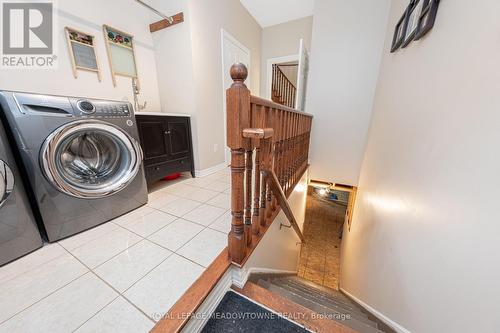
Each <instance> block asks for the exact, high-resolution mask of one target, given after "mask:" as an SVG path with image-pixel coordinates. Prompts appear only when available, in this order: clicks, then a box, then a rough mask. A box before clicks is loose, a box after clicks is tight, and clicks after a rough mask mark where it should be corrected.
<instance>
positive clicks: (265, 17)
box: [240, 0, 314, 28]
mask: <svg viewBox="0 0 500 333" xmlns="http://www.w3.org/2000/svg"><path fill="white" fill-rule="evenodd" d="M240 1H241V3H242V4H243V6H245V8H246V9H247V10H248V11H249V12H250V14H252V16H253V17H254V18H255V20H257V22H259V24H260V25H261V26H262V27H263V28H265V27H268V26H271V25H275V24H280V23H283V22H288V21H291V20H296V19H298V18H302V17H306V16H310V15H312V14H313V9H314V0H240Z"/></svg>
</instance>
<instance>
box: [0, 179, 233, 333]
mask: <svg viewBox="0 0 500 333" xmlns="http://www.w3.org/2000/svg"><path fill="white" fill-rule="evenodd" d="M229 181H230V180H229V170H223V171H220V172H217V173H215V174H213V175H210V176H207V177H204V178H188V177H183V178H181V179H180V180H178V181H175V182H160V183H158V184H157V185H156V186H155V187H154V188H153V190H152V192H151V193H150V195H149V203H148V204H147V205H146V206H143V207H141V208H139V209H137V210H135V211H133V212H130V213H129V214H126V215H124V216H122V217H119V218H117V219H115V220H113V221H110V222H108V223H105V224H102V225H100V226H98V227H96V228H93V229H91V230H88V231H85V232H82V233H80V234H78V235H75V236H73V237H70V238H68V239H65V240H62V241H60V242H59V243H54V244H48V245H46V246H44V247H43V248H42V249H40V250H38V251H36V252H34V253H32V254H30V255H28V256H25V257H23V258H21V259H19V260H17V261H15V262H13V263H11V264H9V265H6V266H4V267H1V268H0V286H1V287H0V332H2V333H3V332H9V333H11V332H16V333H17V332H75V331H76V332H121V333H123V332H134V333H135V332H148V331H149V330H150V329H151V328H152V327H153V326H154V324H155V322H156V321H157V320H158V319H159V318H160V317H161V315H162V314H164V313H165V312H166V311H167V310H168V309H169V308H170V307H171V306H172V305H173V304H174V303H175V302H176V301H177V299H179V298H180V297H181V296H182V294H183V293H184V292H185V291H186V290H187V289H188V288H189V286H190V285H191V284H192V283H193V282H194V281H195V280H196V279H197V278H198V277H199V276H200V275H201V273H202V272H203V271H204V270H205V269H206V267H207V266H208V265H209V264H210V263H211V262H212V261H213V260H214V259H215V258H216V257H217V255H218V254H219V253H220V252H221V251H222V250H223V249H224V247H226V245H227V233H228V232H229V229H230V224H231V220H230V218H231V215H230V213H229V211H228V209H229V194H228V193H229V187H230V185H229Z"/></svg>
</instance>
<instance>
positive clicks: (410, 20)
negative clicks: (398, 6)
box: [401, 0, 428, 48]
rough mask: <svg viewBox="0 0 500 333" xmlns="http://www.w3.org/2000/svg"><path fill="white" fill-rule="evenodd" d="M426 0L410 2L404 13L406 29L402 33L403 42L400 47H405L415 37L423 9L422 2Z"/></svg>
mask: <svg viewBox="0 0 500 333" xmlns="http://www.w3.org/2000/svg"><path fill="white" fill-rule="evenodd" d="M425 1H428V0H415V1H413V3H411V4H410V6H409V7H408V10H407V15H406V20H407V23H406V30H405V33H404V38H403V44H402V45H401V47H403V48H404V47H407V46H408V44H410V43H411V41H412V40H413V39H414V38H415V36H416V35H417V33H418V27H419V24H418V22H419V21H420V16H421V15H422V11H423V9H424V2H425Z"/></svg>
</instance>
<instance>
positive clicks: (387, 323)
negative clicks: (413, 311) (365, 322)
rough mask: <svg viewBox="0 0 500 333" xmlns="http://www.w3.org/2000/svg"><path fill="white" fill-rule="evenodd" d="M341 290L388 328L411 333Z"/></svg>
mask: <svg viewBox="0 0 500 333" xmlns="http://www.w3.org/2000/svg"><path fill="white" fill-rule="evenodd" d="M340 290H341V291H342V292H343V293H344V294H346V295H347V296H349V297H350V298H352V299H353V300H354V301H355V302H356V303H358V304H359V305H361V306H362V307H363V308H365V310H366V311H368V312H370V313H371V314H372V315H374V316H375V317H377V318H378V319H380V320H381V321H382V322H384V323H385V324H386V325H387V326H389V327H390V328H392V329H393V330H395V331H396V332H398V333H411V331H410V330H408V329H406V328H404V327H403V326H402V325H400V324H398V323H396V322H395V321H394V320H392V319H390V318H389V317H387V316H386V315H384V314H383V313H381V312H380V311H378V310H376V309H374V308H373V307H371V306H370V305H368V304H366V303H365V302H363V301H362V300H360V299H359V298H357V297H356V296H354V295H352V294H351V293H349V292H348V291H347V290H345V289H344V288H340Z"/></svg>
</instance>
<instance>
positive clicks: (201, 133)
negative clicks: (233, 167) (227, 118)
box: [190, 0, 262, 169]
mask: <svg viewBox="0 0 500 333" xmlns="http://www.w3.org/2000/svg"><path fill="white" fill-rule="evenodd" d="M190 15H191V39H192V51H193V70H194V79H195V94H196V122H197V123H198V140H199V159H198V165H197V167H196V168H197V169H207V168H210V167H213V166H217V165H219V164H221V163H224V160H225V156H224V147H225V146H226V142H225V139H224V112H226V110H224V108H223V98H225V95H224V89H223V85H222V49H221V29H224V30H226V31H227V32H229V33H230V34H231V35H232V36H234V37H235V38H236V39H237V40H238V41H239V42H240V43H242V44H243V45H245V46H246V47H247V48H248V49H250V52H251V60H250V69H249V77H250V81H251V86H249V87H248V88H249V89H250V90H251V91H252V93H253V94H255V95H258V92H259V88H260V85H259V82H260V71H259V68H260V52H261V51H260V47H261V30H262V29H261V27H260V26H259V24H258V23H257V21H255V19H254V18H253V17H252V16H251V15H250V14H249V13H248V11H247V10H246V9H245V8H244V7H243V5H242V4H241V3H240V2H239V1H237V0H190ZM214 145H217V147H218V149H217V150H216V151H215V149H214Z"/></svg>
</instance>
